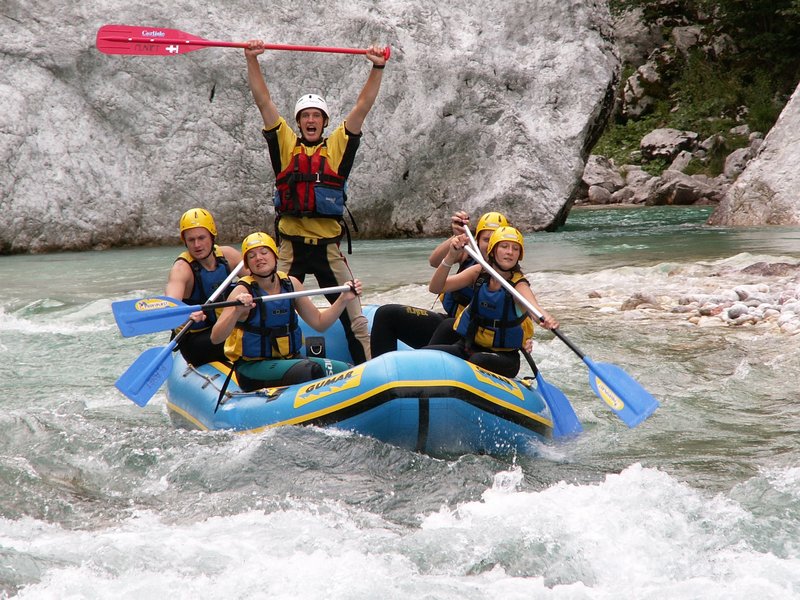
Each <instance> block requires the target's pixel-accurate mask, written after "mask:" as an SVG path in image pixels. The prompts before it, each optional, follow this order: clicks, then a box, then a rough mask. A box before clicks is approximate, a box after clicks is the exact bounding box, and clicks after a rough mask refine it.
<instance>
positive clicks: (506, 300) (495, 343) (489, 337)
mask: <svg viewBox="0 0 800 600" xmlns="http://www.w3.org/2000/svg"><path fill="white" fill-rule="evenodd" d="M489 281H490V278H489V276H488V274H487V273H485V272H483V273H481V274H480V275H479V276H478V279H477V280H476V281H475V286H474V293H473V296H472V300H471V301H470V304H469V306H468V307H467V308H466V309H465V310H463V311H462V312H461V315H460V316H459V317H458V318H457V319H456V322H455V324H454V325H453V329H455V330H456V332H457V333H458V334H459V335H461V336H462V337H463V338H464V339H465V340H466V341H467V347H468V348H473V349H475V350H477V351H480V350H489V351H492V352H506V351H511V350H518V349H519V348H522V346H523V345H524V343H525V340H526V339H528V338H530V337H531V336H532V335H533V321H532V320H531V318H530V316H528V313H527V311H525V312H522V314H520V312H519V310H518V309H517V304H516V302H515V300H514V297H513V296H512V295H511V294H510V293H509V292H508V291H506V289H505V288H503V287H501V288H500V289H499V290H497V291H491V290H490V289H489ZM523 281H524V282H525V283H528V280H527V279H525V276H524V275H522V273H519V272H516V273H514V274H513V275H512V277H511V280H510V281H509V283H511V285H513V286H514V287H516V286H517V285H518V284H519V283H520V282H523ZM476 346H477V348H475V347H476Z"/></svg>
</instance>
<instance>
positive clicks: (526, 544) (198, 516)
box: [0, 208, 800, 600]
mask: <svg viewBox="0 0 800 600" xmlns="http://www.w3.org/2000/svg"><path fill="white" fill-rule="evenodd" d="M707 214H708V209H703V208H688V209H667V208H658V209H635V210H626V209H619V210H604V211H588V210H583V211H573V214H572V215H571V217H570V219H569V222H568V224H567V227H566V228H565V229H564V230H563V231H560V232H558V233H550V234H549V233H538V234H535V235H530V236H527V237H526V248H525V261H524V265H525V267H526V271H527V272H529V273H530V279H531V282H532V285H533V287H534V289H535V291H536V292H537V295H538V297H539V300H540V302H541V303H542V305H543V306H545V307H547V308H548V309H549V310H550V311H551V312H552V313H553V314H555V315H557V316H558V318H559V319H560V321H561V329H562V331H563V332H564V333H565V334H566V335H567V336H568V337H569V338H570V339H571V340H572V341H573V342H575V343H576V344H577V345H578V346H580V347H581V348H582V349H583V350H584V351H585V352H586V354H587V355H588V356H589V357H590V358H592V359H593V360H594V361H596V362H600V361H604V362H611V363H613V364H616V365H618V366H620V367H621V368H623V369H624V370H625V371H626V372H627V373H629V374H630V375H632V376H633V377H635V378H636V379H637V380H638V381H639V382H640V383H641V384H642V385H643V386H644V387H645V388H646V389H647V390H648V391H650V392H651V393H652V394H653V395H654V396H656V397H657V398H658V399H659V400H660V401H661V403H662V406H661V407H660V409H659V410H658V411H657V412H656V413H655V414H654V415H653V416H652V417H650V418H649V419H648V420H647V421H645V423H643V424H642V425H640V426H639V427H637V428H635V429H628V428H627V427H625V426H624V424H622V423H621V422H620V421H619V420H618V419H616V417H614V415H613V414H612V413H611V411H610V410H608V408H607V407H606V406H605V405H604V404H603V402H601V401H600V400H599V399H598V398H597V397H596V396H595V395H594V394H593V393H592V391H591V388H590V386H589V383H588V376H587V369H586V367H585V365H584V364H583V363H582V362H581V361H580V360H579V359H578V357H577V356H575V354H573V353H572V352H571V351H570V350H569V349H568V348H567V347H566V346H565V345H564V344H563V343H562V342H560V341H559V340H558V339H556V338H554V337H553V336H552V335H550V334H549V333H541V334H539V336H538V338H537V343H536V346H535V349H534V357H535V358H536V360H537V362H538V363H539V367H540V368H541V370H542V373H543V374H544V376H545V377H546V378H547V380H548V381H549V382H550V383H553V384H554V385H557V386H558V387H559V388H561V389H562V390H563V391H564V392H565V393H566V394H567V396H568V397H569V398H570V399H571V400H572V402H573V404H574V405H575V408H576V412H577V414H578V416H579V417H580V419H581V421H582V423H583V426H584V429H585V432H584V433H583V434H582V435H581V436H580V437H579V438H577V439H574V440H571V441H567V442H564V443H558V444H547V445H543V446H542V447H541V448H540V451H539V455H538V456H535V457H522V456H520V457H505V458H495V457H489V456H475V455H467V456H462V457H453V458H451V459H448V460H443V459H438V458H431V457H428V456H424V455H419V454H415V453H413V452H408V451H405V450H399V449H397V448H394V447H391V446H388V445H385V444H382V443H379V442H377V441H375V440H372V439H368V438H362V437H358V436H355V435H351V434H348V433H343V432H330V431H324V430H319V429H312V428H284V429H279V430H274V431H269V432H266V433H263V434H258V435H237V434H232V433H228V432H206V433H199V432H187V431H180V430H176V429H174V428H173V427H172V426H171V425H170V422H169V420H168V418H167V415H166V410H165V398H164V395H163V391H162V392H159V393H158V394H157V395H156V396H155V397H154V398H153V400H152V401H151V402H150V403H149V405H148V406H147V407H145V408H143V409H142V408H139V407H138V406H135V405H134V404H133V403H131V402H130V401H128V400H127V399H126V398H125V397H124V396H122V395H121V394H119V393H118V392H117V391H116V390H115V388H114V387H113V383H114V381H115V379H116V378H117V377H118V376H119V375H120V374H121V373H122V372H123V371H124V370H125V369H126V368H127V367H128V366H129V365H130V364H131V363H132V362H133V361H134V360H135V359H136V357H137V356H138V355H139V353H141V352H143V351H144V350H146V349H148V348H151V347H154V346H159V345H163V344H164V343H165V338H164V336H163V335H148V336H141V337H137V338H128V339H123V338H122V337H121V336H120V335H119V333H118V331H117V329H116V326H115V324H114V321H113V317H112V315H111V310H110V305H111V302H113V301H115V300H119V299H127V298H135V297H140V296H144V295H150V294H153V293H157V292H161V290H162V289H163V284H164V280H165V277H166V272H167V269H168V267H169V264H170V263H171V261H172V259H173V258H174V256H175V255H176V254H177V253H178V251H179V249H178V248H155V249H136V250H113V251H105V252H87V253H61V254H49V255H40V256H13V257H0V281H2V282H3V284H2V289H0V353H2V357H3V359H4V360H3V368H2V371H0V399H1V401H2V406H3V411H2V413H1V414H0V426H2V434H0V590H1V591H0V597H20V598H37V599H39V598H53V599H64V598H74V599H77V598H115V599H118V598H130V599H134V598H135V599H141V598H161V597H164V596H168V597H170V598H171V599H173V600H177V599H183V598H187V599H188V598H193V599H194V598H198V597H202V598H226V599H233V598H248V599H249V598H270V599H276V598H279V599H296V598H326V599H331V598H333V599H340V598H341V599H344V598H347V599H351V598H354V599H373V598H381V599H392V598H396V599H398V600H399V599H404V600H405V599H407V598H429V599H481V598H501V599H503V600H513V599H517V598H520V599H521V598H525V599H531V598H558V599H584V598H586V599H612V598H613V599H619V598H642V599H644V598H648V599H649V598H676V599H685V598H703V599H709V598H719V599H722V598H725V599H731V598H733V599H739V598H741V599H745V598H747V599H751V598H753V597H759V598H762V599H767V598H769V599H772V598H798V597H800V392H798V381H800V335H797V334H792V333H791V329H788V330H786V329H784V330H782V329H781V328H780V327H779V326H778V325H777V322H776V320H775V319H772V320H770V319H764V320H762V321H758V322H757V323H756V324H752V323H750V324H743V325H740V326H732V325H730V324H727V323H726V322H724V321H723V320H720V318H719V317H718V316H714V315H713V311H711V312H709V313H708V315H706V316H701V317H699V318H694V319H693V320H692V319H691V316H692V315H691V314H689V313H685V312H680V311H679V310H678V309H676V308H675V307H680V306H684V305H685V304H686V303H687V302H689V300H691V298H701V299H703V302H705V304H706V305H710V306H712V307H713V305H714V302H715V301H716V300H718V299H719V298H725V297H729V296H730V295H731V294H732V293H733V292H732V290H734V289H735V288H737V286H750V288H751V289H753V288H757V289H758V291H759V293H762V294H765V295H766V296H771V297H774V298H777V297H778V296H781V295H782V296H783V300H785V299H786V296H787V295H790V296H791V294H795V295H796V294H797V293H800V290H798V286H800V277H798V275H797V273H798V271H797V269H796V268H795V269H794V270H793V271H792V269H789V272H788V273H787V272H782V273H780V272H775V273H772V274H759V273H758V272H753V271H752V268H753V267H752V266H753V265H757V264H759V263H768V264H779V263H785V264H789V265H790V266H794V267H796V266H797V265H798V264H800V229H753V230H741V231H736V230H721V229H709V228H706V227H704V226H703V221H704V219H705V218H706V216H707ZM437 241H438V240H392V241H359V242H357V243H356V244H354V246H355V249H354V252H355V254H354V255H353V256H352V258H351V263H352V265H353V269H354V271H355V272H356V273H357V275H358V276H359V277H360V278H361V279H362V280H364V282H365V287H366V294H365V296H366V297H365V301H366V302H368V303H381V302H387V301H399V302H403V303H410V304H415V305H417V306H424V307H430V306H431V301H432V296H431V295H430V294H429V293H428V292H427V287H426V283H427V278H428V277H429V276H430V268H429V267H428V266H427V254H428V252H429V251H430V249H431V248H432V246H433V245H434V244H435V243H436V242H437ZM636 294H642V295H647V296H648V298H649V300H650V301H649V303H647V304H644V305H640V306H639V307H637V308H634V309H632V310H622V305H623V303H624V302H625V301H626V300H627V299H629V298H631V297H632V296H634V295H636ZM690 297H691V298H690ZM687 298H688V299H687ZM788 316H789V317H791V315H788ZM695 317H696V315H695ZM790 324H791V323H790Z"/></svg>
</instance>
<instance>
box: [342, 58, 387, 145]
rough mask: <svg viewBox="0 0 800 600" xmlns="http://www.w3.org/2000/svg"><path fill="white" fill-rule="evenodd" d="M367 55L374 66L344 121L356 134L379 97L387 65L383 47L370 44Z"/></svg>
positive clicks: (350, 130) (349, 129) (359, 131)
mask: <svg viewBox="0 0 800 600" xmlns="http://www.w3.org/2000/svg"><path fill="white" fill-rule="evenodd" d="M366 57H367V58H368V59H369V60H370V62H372V65H373V68H372V69H370V72H369V77H367V82H366V83H365V84H364V87H363V88H361V93H360V94H359V95H358V100H356V105H355V106H354V107H353V110H351V111H350V114H349V115H347V118H346V119H345V121H344V123H345V127H346V128H347V131H349V132H350V133H354V134H356V135H358V134H359V133H361V127H362V126H363V125H364V119H366V118H367V114H368V113H369V111H370V109H371V108H372V105H373V104H375V99H376V98H377V97H378V92H379V91H380V89H381V81H382V79H383V67H384V66H385V65H386V59H385V58H384V56H383V48H379V47H378V46H370V47H369V48H368V49H367V54H366Z"/></svg>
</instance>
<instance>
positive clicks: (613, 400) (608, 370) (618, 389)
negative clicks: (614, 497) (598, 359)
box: [464, 225, 658, 427]
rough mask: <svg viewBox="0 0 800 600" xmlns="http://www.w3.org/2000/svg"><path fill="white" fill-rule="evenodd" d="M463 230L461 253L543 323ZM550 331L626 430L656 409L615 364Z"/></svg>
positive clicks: (470, 236)
mask: <svg viewBox="0 0 800 600" xmlns="http://www.w3.org/2000/svg"><path fill="white" fill-rule="evenodd" d="M464 231H465V232H466V234H467V237H468V238H469V241H470V244H469V245H466V246H464V250H466V251H467V253H468V254H469V255H470V256H471V257H472V258H474V259H475V260H476V261H477V262H478V263H479V264H480V265H481V266H482V267H483V268H484V269H486V271H488V272H489V274H490V275H492V277H494V278H495V279H496V280H497V281H498V282H500V284H501V285H502V286H503V287H504V288H505V289H506V290H508V292H509V293H510V294H511V295H512V296H513V297H514V298H516V299H517V300H518V301H519V302H520V304H522V305H523V306H524V307H525V308H527V309H528V310H529V311H530V312H531V313H533V314H534V315H535V316H536V318H538V319H539V321H544V315H543V314H542V313H541V312H539V311H538V310H536V307H534V306H533V304H531V303H530V302H529V301H528V300H527V298H525V297H524V296H523V295H522V294H520V293H519V292H518V291H517V290H516V289H514V286H512V285H511V284H510V283H508V281H506V279H505V278H503V277H501V276H500V275H499V274H498V273H497V271H495V270H494V269H493V268H492V267H491V266H490V265H489V263H487V262H486V261H485V260H484V258H483V256H481V254H480V252H479V251H477V250H476V249H477V247H478V244H477V243H476V242H475V238H474V237H473V236H472V232H471V231H470V230H469V228H468V227H467V226H466V225H465V226H464ZM551 331H552V332H553V334H554V335H555V336H556V337H558V338H559V339H560V340H561V341H562V342H564V343H565V344H566V345H567V346H568V347H569V349H570V350H572V351H573V352H574V353H575V354H577V355H578V356H579V357H580V359H581V360H582V361H583V362H584V363H585V364H586V366H587V367H589V371H590V372H591V374H592V375H593V377H590V378H589V382H590V384H591V385H592V388H593V389H594V391H595V394H597V395H598V396H599V397H600V398H601V399H602V400H603V401H604V402H605V403H606V404H607V405H608V406H609V407H610V408H611V409H612V410H613V411H614V412H615V413H616V414H617V416H618V417H619V418H620V419H622V420H623V421H625V423H626V424H627V425H628V427H635V426H636V425H638V424H639V423H641V422H642V421H643V420H644V419H646V418H647V417H648V416H649V415H651V414H652V413H653V411H655V409H656V408H658V400H656V399H655V398H654V397H653V396H652V395H651V394H650V392H648V391H647V390H645V389H644V388H643V387H642V386H641V384H639V383H638V382H637V381H636V380H635V379H633V378H632V377H631V376H630V375H628V374H627V373H625V372H624V371H623V370H622V369H620V368H619V367H617V366H615V365H610V364H597V363H595V362H593V361H592V360H591V359H590V358H589V357H588V356H586V355H585V354H584V353H583V352H581V350H580V348H578V347H577V346H576V345H575V344H573V343H572V341H570V340H569V339H568V338H567V336H565V335H564V334H563V333H561V332H560V331H559V330H558V329H557V328H556V329H551Z"/></svg>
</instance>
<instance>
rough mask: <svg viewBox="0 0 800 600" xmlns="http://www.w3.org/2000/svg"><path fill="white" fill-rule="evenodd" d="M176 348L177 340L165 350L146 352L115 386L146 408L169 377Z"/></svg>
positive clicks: (165, 347) (152, 349) (164, 348)
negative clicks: (173, 350)
mask: <svg viewBox="0 0 800 600" xmlns="http://www.w3.org/2000/svg"><path fill="white" fill-rule="evenodd" d="M174 347H175V340H173V341H172V342H170V343H169V344H168V345H166V346H164V347H163V348H150V349H149V350H145V351H144V352H142V353H141V354H140V355H139V358H137V359H136V361H135V362H134V363H133V364H132V365H131V366H130V367H128V370H127V371H125V372H124V373H123V374H122V375H121V376H120V378H119V379H117V381H116V382H115V383H114V386H115V387H116V388H117V389H118V390H119V391H120V392H122V393H123V394H125V395H126V396H127V397H128V398H130V399H131V400H133V401H134V402H135V403H136V404H138V405H139V406H145V405H146V404H147V403H148V402H149V401H150V398H152V397H153V396H154V395H155V393H156V392H157V391H158V388H160V387H161V385H162V384H163V383H164V382H165V381H166V380H167V377H169V373H170V371H171V370H172V349H173V348H174Z"/></svg>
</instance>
